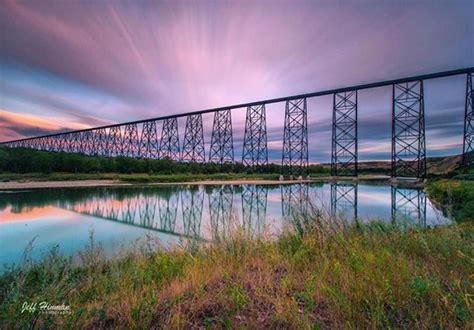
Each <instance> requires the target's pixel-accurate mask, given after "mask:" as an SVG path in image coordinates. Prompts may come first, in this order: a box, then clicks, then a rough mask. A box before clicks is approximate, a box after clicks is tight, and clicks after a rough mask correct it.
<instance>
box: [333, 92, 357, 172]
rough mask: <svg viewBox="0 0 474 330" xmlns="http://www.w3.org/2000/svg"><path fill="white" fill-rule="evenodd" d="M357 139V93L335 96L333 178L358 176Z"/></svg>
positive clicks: (337, 94)
mask: <svg viewBox="0 0 474 330" xmlns="http://www.w3.org/2000/svg"><path fill="white" fill-rule="evenodd" d="M357 139H358V136H357V91H356V90H355V91H350V92H343V93H336V94H333V121H332V157H331V175H332V176H342V175H352V176H357V145H358V141H357Z"/></svg>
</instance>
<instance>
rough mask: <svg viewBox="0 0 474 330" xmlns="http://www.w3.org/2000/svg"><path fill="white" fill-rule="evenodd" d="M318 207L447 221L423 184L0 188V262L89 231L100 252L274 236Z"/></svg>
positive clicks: (71, 247) (340, 214)
mask: <svg viewBox="0 0 474 330" xmlns="http://www.w3.org/2000/svg"><path fill="white" fill-rule="evenodd" d="M315 209H317V210H320V211H321V212H323V213H324V214H326V215H327V216H328V217H329V218H330V217H331V216H332V217H334V215H336V216H337V218H342V219H344V220H345V221H347V222H353V221H354V219H355V218H357V219H358V221H360V222H367V221H369V219H374V218H377V219H379V220H381V221H386V222H390V221H394V222H404V223H409V224H413V225H420V226H436V225H442V224H446V223H448V222H449V220H448V219H446V218H445V217H444V216H443V215H442V214H441V212H439V211H438V210H436V209H435V208H434V207H433V206H432V204H431V202H430V201H429V200H428V199H427V198H426V196H425V195H424V193H423V191H421V190H419V189H414V188H394V187H391V186H389V185H369V184H361V183H359V184H357V185H356V184H352V183H341V182H339V183H318V184H292V185H172V186H171V185H170V186H141V187H140V186H136V187H126V188H124V187H97V188H74V189H72V188H67V189H66V188H65V189H58V188H55V189H34V190H30V191H2V192H0V264H1V265H10V264H12V263H18V262H20V261H21V259H22V255H23V253H24V251H25V247H26V246H27V245H28V243H29V242H31V241H32V240H33V247H34V248H33V250H32V257H33V258H35V259H38V258H40V257H41V256H43V255H44V254H45V253H46V252H48V251H49V250H50V249H51V248H52V247H55V246H58V247H59V249H60V251H61V252H62V253H63V254H65V255H68V256H72V257H77V252H78V251H80V250H82V249H84V248H85V247H86V246H87V245H88V244H89V239H90V235H91V233H93V236H94V242H95V244H100V245H101V246H102V248H103V250H104V252H105V255H106V256H115V255H117V254H119V253H122V252H125V251H127V250H129V249H131V248H138V247H143V246H149V247H151V248H169V247H172V246H175V245H179V244H185V243H186V242H188V241H189V240H191V239H192V240H196V239H198V240H204V241H209V242H212V241H214V240H217V239H222V238H223V237H225V236H227V235H229V234H230V233H231V232H232V231H234V230H235V229H237V228H239V229H241V230H244V231H246V232H248V233H250V234H252V235H266V236H269V237H272V236H277V235H278V234H279V233H281V232H283V231H285V230H288V229H290V228H291V227H292V226H293V221H292V219H294V215H295V214H305V213H308V212H312V211H311V210H313V211H314V210H315Z"/></svg>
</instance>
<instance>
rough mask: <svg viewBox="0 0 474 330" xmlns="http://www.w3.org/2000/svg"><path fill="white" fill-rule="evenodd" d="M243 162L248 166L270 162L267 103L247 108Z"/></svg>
mask: <svg viewBox="0 0 474 330" xmlns="http://www.w3.org/2000/svg"><path fill="white" fill-rule="evenodd" d="M242 163H243V164H244V165H246V166H261V165H267V164H268V152H267V124H266V111H265V104H261V105H256V106H251V107H248V108H247V116H246V119H245V134H244V147H243V152H242Z"/></svg>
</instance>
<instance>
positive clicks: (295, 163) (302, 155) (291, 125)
mask: <svg viewBox="0 0 474 330" xmlns="http://www.w3.org/2000/svg"><path fill="white" fill-rule="evenodd" d="M282 166H283V171H285V172H287V173H288V174H305V173H306V170H307V167H308V117H307V107H306V98H303V99H296V100H289V101H286V109H285V128H284V134H283V156H282Z"/></svg>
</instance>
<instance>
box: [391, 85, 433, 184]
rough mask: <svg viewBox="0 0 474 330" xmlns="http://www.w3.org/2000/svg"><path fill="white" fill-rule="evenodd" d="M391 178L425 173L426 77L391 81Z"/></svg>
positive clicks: (421, 175)
mask: <svg viewBox="0 0 474 330" xmlns="http://www.w3.org/2000/svg"><path fill="white" fill-rule="evenodd" d="M392 95H393V103H392V178H396V177H416V178H419V179H421V178H424V177H425V176H426V146H425V109H424V96H423V80H417V81H412V82H408V83H400V84H393V85H392Z"/></svg>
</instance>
